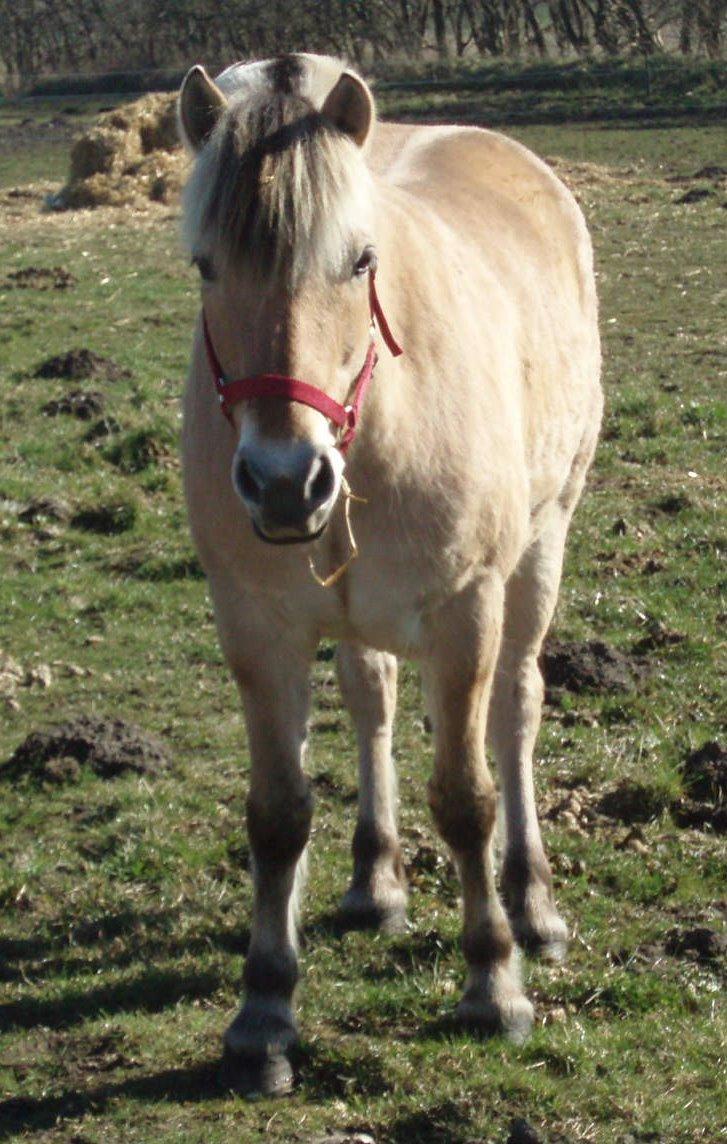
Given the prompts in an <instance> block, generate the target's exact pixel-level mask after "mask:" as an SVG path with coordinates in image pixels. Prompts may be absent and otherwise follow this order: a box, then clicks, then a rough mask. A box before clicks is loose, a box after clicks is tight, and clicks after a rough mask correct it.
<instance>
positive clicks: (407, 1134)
mask: <svg viewBox="0 0 727 1144" xmlns="http://www.w3.org/2000/svg"><path fill="white" fill-rule="evenodd" d="M386 1139H387V1140H389V1141H391V1144H411V1141H414V1140H416V1142H417V1144H460V1142H462V1144H464V1141H470V1140H472V1128H471V1120H470V1117H469V1116H468V1115H467V1114H466V1113H465V1112H463V1110H462V1109H461V1108H459V1107H458V1106H457V1105H456V1104H455V1102H454V1101H453V1100H446V1101H444V1102H443V1103H442V1104H437V1105H434V1106H432V1107H431V1108H426V1109H423V1110H422V1111H421V1112H414V1113H410V1114H409V1115H408V1116H402V1117H400V1118H399V1119H398V1120H395V1121H394V1123H393V1124H391V1125H389V1127H388V1129H387V1137H386Z"/></svg>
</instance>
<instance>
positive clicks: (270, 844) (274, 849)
mask: <svg viewBox="0 0 727 1144" xmlns="http://www.w3.org/2000/svg"><path fill="white" fill-rule="evenodd" d="M312 818H313V796H312V795H311V792H310V789H309V788H308V787H306V788H304V789H303V790H302V791H298V792H297V793H296V794H291V795H290V796H289V797H288V798H286V799H284V800H283V799H277V800H276V801H275V802H273V801H270V800H268V801H264V800H262V799H260V800H258V799H256V798H255V797H254V796H253V795H250V797H249V798H248V800H247V831H248V834H249V837H250V844H251V846H252V852H253V854H254V856H255V859H256V861H258V862H263V863H265V862H267V863H271V864H274V865H281V866H288V865H290V864H291V863H293V862H295V861H296V860H297V859H298V858H299V857H300V855H301V854H302V853H303V851H304V849H305V847H306V844H307V842H308V836H309V834H310V826H311V820H312Z"/></svg>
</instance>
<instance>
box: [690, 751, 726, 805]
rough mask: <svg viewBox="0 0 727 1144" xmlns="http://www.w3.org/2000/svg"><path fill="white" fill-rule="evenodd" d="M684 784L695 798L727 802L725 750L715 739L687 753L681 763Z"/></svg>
mask: <svg viewBox="0 0 727 1144" xmlns="http://www.w3.org/2000/svg"><path fill="white" fill-rule="evenodd" d="M682 774H683V776H684V784H685V786H686V788H687V790H688V791H689V793H690V794H691V795H692V796H693V797H695V798H701V799H706V800H708V801H710V802H716V803H722V802H727V751H725V749H724V747H723V746H721V744H720V743H718V742H717V740H716V739H713V740H711V741H710V742H708V743H705V744H704V745H703V746H701V747H699V748H698V750H696V751H692V752H691V754H689V755H687V757H686V759H685V760H684V763H683V764H682Z"/></svg>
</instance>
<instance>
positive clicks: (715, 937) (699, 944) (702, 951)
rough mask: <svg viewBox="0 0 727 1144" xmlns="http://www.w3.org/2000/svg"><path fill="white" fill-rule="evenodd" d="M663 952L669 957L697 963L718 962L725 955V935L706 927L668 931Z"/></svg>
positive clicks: (726, 948) (726, 944) (726, 938)
mask: <svg viewBox="0 0 727 1144" xmlns="http://www.w3.org/2000/svg"><path fill="white" fill-rule="evenodd" d="M664 950H665V952H666V953H668V954H669V956H670V957H691V958H694V959H695V960H697V961H707V962H711V961H719V960H721V959H722V958H724V957H725V955H727V934H724V933H717V931H716V930H713V929H709V928H708V927H707V926H695V927H694V928H693V929H678V928H675V929H673V930H670V931H669V933H668V934H667V935H666V940H665V942H664Z"/></svg>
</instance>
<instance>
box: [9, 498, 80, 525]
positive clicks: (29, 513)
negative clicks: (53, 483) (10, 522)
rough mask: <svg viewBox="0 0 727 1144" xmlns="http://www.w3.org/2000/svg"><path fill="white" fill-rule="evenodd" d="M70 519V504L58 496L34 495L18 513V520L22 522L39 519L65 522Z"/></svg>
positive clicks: (33, 521)
mask: <svg viewBox="0 0 727 1144" xmlns="http://www.w3.org/2000/svg"><path fill="white" fill-rule="evenodd" d="M70 519H71V506H70V505H69V504H68V502H67V501H64V500H60V499H59V498H58V497H34V498H33V500H31V501H28V503H27V504H26V505H25V506H24V507H23V508H21V510H20V512H19V513H18V520H19V521H21V522H22V523H23V524H35V523H36V522H37V521H39V520H57V521H59V522H60V523H65V522H66V521H68V520H70Z"/></svg>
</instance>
